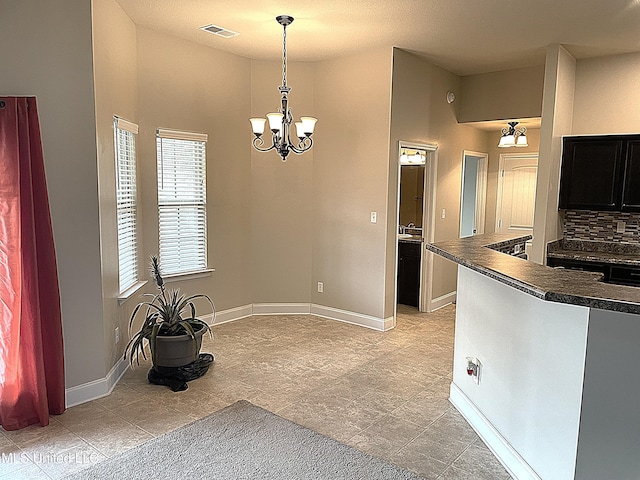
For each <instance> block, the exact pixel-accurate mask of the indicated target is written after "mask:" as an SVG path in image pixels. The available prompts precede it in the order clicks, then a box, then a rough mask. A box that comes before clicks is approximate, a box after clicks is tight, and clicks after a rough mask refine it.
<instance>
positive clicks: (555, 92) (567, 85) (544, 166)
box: [530, 45, 576, 263]
mask: <svg viewBox="0 0 640 480" xmlns="http://www.w3.org/2000/svg"><path fill="white" fill-rule="evenodd" d="M575 83H576V61H575V59H574V58H573V57H572V56H571V55H570V54H569V53H568V52H567V51H566V50H565V49H564V48H563V47H562V46H560V45H551V46H549V47H548V48H547V61H546V65H545V80H544V99H543V104H542V124H541V127H540V155H539V158H538V183H537V185H536V209H535V215H534V220H533V245H532V249H531V255H530V260H532V261H534V262H538V263H545V256H546V245H547V243H548V242H552V241H554V240H557V239H558V238H560V237H562V228H561V225H560V217H559V215H558V194H559V183H560V163H561V159H560V157H561V152H562V136H563V135H568V134H569V133H570V132H571V125H572V121H573V104H574V90H575Z"/></svg>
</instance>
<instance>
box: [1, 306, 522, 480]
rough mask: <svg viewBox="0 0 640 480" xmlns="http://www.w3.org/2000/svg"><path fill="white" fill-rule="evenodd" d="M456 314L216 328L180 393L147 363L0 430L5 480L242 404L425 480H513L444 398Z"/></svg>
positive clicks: (52, 474) (112, 450)
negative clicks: (153, 375) (24, 424)
mask: <svg viewBox="0 0 640 480" xmlns="http://www.w3.org/2000/svg"><path fill="white" fill-rule="evenodd" d="M454 315H455V308H454V307H453V306H449V307H446V308H444V309H441V310H439V311H437V312H435V313H431V314H425V313H419V312H418V311H417V310H415V309H413V308H410V307H403V306H400V308H399V311H398V322H397V327H396V328H395V329H394V330H392V331H389V332H386V333H382V332H376V331H373V330H369V329H366V328H362V327H357V326H353V325H348V324H344V323H340V322H336V321H332V320H326V319H322V318H319V317H314V316H309V315H299V316H264V317H252V318H247V319H243V320H240V321H236V322H232V323H228V324H223V325H218V326H215V327H214V329H213V330H214V340H213V342H212V343H211V341H208V340H207V341H205V343H204V345H203V351H206V352H211V353H214V354H215V356H216V362H215V364H214V365H213V366H212V367H211V369H210V370H209V372H208V373H207V374H206V375H205V376H204V377H202V378H200V379H198V380H196V381H193V382H191V383H190V384H189V389H188V390H187V391H185V392H178V393H173V392H171V390H169V389H168V388H167V387H163V386H157V385H150V384H149V383H148V382H147V380H146V373H147V370H148V365H145V366H141V367H139V368H137V369H135V370H130V371H128V372H127V373H126V374H125V376H124V377H123V378H122V379H121V381H120V382H119V383H118V385H117V386H116V388H115V389H114V391H113V393H112V394H111V395H109V396H108V397H104V398H101V399H99V400H95V401H93V402H89V403H86V404H83V405H79V406H77V407H73V408H70V409H68V410H67V411H66V412H65V413H64V414H63V415H59V416H56V417H52V420H51V424H50V425H49V426H48V427H46V428H42V427H37V426H32V427H29V428H26V429H23V430H20V431H17V432H5V431H4V430H1V429H0V453H1V456H0V480H8V479H11V480H21V479H29V480H39V479H57V478H60V477H62V476H63V475H66V474H68V473H70V472H72V471H75V470H77V469H80V468H83V467H84V466H87V465H89V464H91V463H93V462H97V461H99V460H101V459H104V458H106V457H109V456H112V455H115V454H117V453H119V452H122V451H124V450H127V449H129V448H131V447H133V446H135V445H137V444H139V443H142V442H144V441H146V440H148V439H150V438H152V437H153V436H157V435H160V434H163V433H165V432H167V431H170V430H173V429H175V428H177V427H179V426H181V425H184V424H186V423H188V422H191V421H193V420H195V419H197V418H200V417H203V416H205V415H207V414H209V413H211V412H214V411H216V410H218V409H220V408H222V407H224V406H226V405H228V404H230V403H233V402H235V401H236V400H239V399H247V400H249V401H251V402H252V403H254V404H256V405H259V406H262V407H263V408H266V409H268V410H270V411H272V412H275V413H277V414H278V415H280V416H282V417H285V418H288V419H290V420H293V421H294V422H297V423H299V424H301V425H304V426H307V427H309V428H311V429H313V430H315V431H318V432H320V433H323V434H325V435H327V436H330V437H332V438H335V439H336V440H339V441H341V442H343V443H346V444H349V445H353V446H354V447H356V448H359V449H361V450H363V451H365V452H368V453H371V454H373V455H376V456H378V457H381V458H383V459H386V460H388V461H391V462H393V463H395V464H397V465H400V466H402V467H405V468H408V469H410V470H412V471H414V472H416V473H418V474H420V475H421V476H423V477H424V478H426V479H441V480H445V479H446V480H450V479H469V480H471V479H472V480H483V479H488V480H489V479H490V480H494V479H509V478H510V476H509V475H508V473H507V472H506V471H505V470H504V468H503V467H502V466H501V465H500V463H499V462H498V461H497V460H496V459H495V457H494V456H493V455H492V454H491V452H490V451H489V450H488V449H487V447H486V446H485V445H484V444H483V442H482V441H481V440H480V439H479V438H478V436H477V435H476V434H475V432H474V431H473V430H472V429H471V428H470V427H469V425H468V424H467V423H466V422H465V420H464V419H463V418H462V417H461V416H460V414H459V413H457V411H456V410H455V409H454V408H453V407H452V406H451V404H450V403H449V401H448V400H447V398H448V389H449V384H450V381H451V369H452V350H453V331H454Z"/></svg>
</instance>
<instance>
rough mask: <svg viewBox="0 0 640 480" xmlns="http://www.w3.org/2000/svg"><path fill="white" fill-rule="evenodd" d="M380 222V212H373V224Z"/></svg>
mask: <svg viewBox="0 0 640 480" xmlns="http://www.w3.org/2000/svg"><path fill="white" fill-rule="evenodd" d="M377 222H378V212H371V223H377Z"/></svg>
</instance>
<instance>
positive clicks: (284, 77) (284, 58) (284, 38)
mask: <svg viewBox="0 0 640 480" xmlns="http://www.w3.org/2000/svg"><path fill="white" fill-rule="evenodd" d="M282 86H283V87H286V86H287V26H286V25H284V26H283V29H282ZM283 113H284V112H283Z"/></svg>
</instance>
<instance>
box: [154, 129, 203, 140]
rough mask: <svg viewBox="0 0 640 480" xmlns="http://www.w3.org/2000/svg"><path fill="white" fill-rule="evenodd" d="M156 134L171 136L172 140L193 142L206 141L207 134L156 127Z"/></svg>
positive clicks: (165, 136)
mask: <svg viewBox="0 0 640 480" xmlns="http://www.w3.org/2000/svg"><path fill="white" fill-rule="evenodd" d="M156 136H158V137H160V138H172V139H174V140H190V141H193V142H206V141H208V139H209V135H207V134H206V133H196V132H183V131H181V130H170V129H168V128H158V129H157V130H156Z"/></svg>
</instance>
